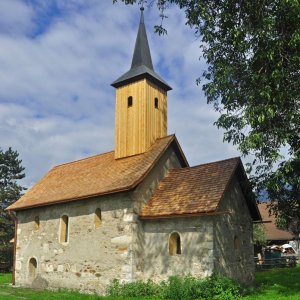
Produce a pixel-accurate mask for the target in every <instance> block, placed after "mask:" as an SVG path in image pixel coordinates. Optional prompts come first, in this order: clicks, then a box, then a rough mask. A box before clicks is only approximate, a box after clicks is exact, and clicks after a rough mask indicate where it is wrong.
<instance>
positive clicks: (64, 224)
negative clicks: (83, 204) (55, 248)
mask: <svg viewBox="0 0 300 300" xmlns="http://www.w3.org/2000/svg"><path fill="white" fill-rule="evenodd" d="M68 240H69V217H68V216H66V215H64V216H62V217H61V219H60V242H61V243H67V242H68Z"/></svg>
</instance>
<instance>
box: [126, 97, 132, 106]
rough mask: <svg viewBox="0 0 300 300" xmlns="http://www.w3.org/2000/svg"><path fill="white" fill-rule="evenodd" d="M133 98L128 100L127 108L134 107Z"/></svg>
mask: <svg viewBox="0 0 300 300" xmlns="http://www.w3.org/2000/svg"><path fill="white" fill-rule="evenodd" d="M132 103H133V101H132V96H129V97H128V99H127V107H131V106H132Z"/></svg>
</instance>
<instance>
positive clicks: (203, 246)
mask: <svg viewBox="0 0 300 300" xmlns="http://www.w3.org/2000/svg"><path fill="white" fill-rule="evenodd" d="M143 227H144V234H145V245H144V255H143V274H144V279H147V278H152V279H154V280H164V279H167V278H168V277H169V276H172V275H184V274H185V275H187V274H191V275H193V276H198V277H206V276H209V275H211V273H212V271H213V267H214V260H213V257H214V250H213V220H212V218H210V217H207V216H202V217H189V218H172V219H161V220H145V221H143ZM173 232H178V233H179V235H180V238H181V254H178V255H174V256H170V255H169V237H170V235H171V234H172V233H173Z"/></svg>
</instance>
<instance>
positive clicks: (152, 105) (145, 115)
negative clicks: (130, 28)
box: [112, 7, 172, 159]
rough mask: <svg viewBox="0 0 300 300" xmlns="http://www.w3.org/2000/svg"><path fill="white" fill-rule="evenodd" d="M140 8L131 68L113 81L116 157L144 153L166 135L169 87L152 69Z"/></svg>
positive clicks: (142, 9)
mask: <svg viewBox="0 0 300 300" xmlns="http://www.w3.org/2000/svg"><path fill="white" fill-rule="evenodd" d="M143 11H144V8H143V7H142V8H141V19H140V24H139V30H138V34H137V37H136V42H135V48H134V53H133V58H132V63H131V68H130V70H129V71H128V72H126V73H125V74H124V75H122V76H121V77H120V78H118V79H117V80H116V81H114V82H113V83H112V86H113V87H115V88H116V112H115V158H116V159H118V158H122V157H127V156H131V155H136V154H140V153H144V152H146V151H147V150H148V149H149V148H150V147H151V145H152V144H154V142H155V140H156V139H157V138H161V137H164V136H166V135H167V91H169V90H171V89H172V88H171V87H170V86H169V85H168V84H167V83H166V82H165V81H164V80H163V79H162V78H161V77H160V76H159V75H158V74H156V73H155V71H154V69H153V65H152V59H151V53H150V48H149V44H148V39H147V33H146V28H145V23H144V14H143Z"/></svg>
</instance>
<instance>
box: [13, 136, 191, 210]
mask: <svg viewBox="0 0 300 300" xmlns="http://www.w3.org/2000/svg"><path fill="white" fill-rule="evenodd" d="M173 141H174V142H176V144H177V146H178V147H180V146H179V145H178V143H177V140H176V137H175V136H174V135H170V136H167V137H164V138H161V139H157V140H156V142H155V144H154V145H153V146H152V147H151V148H150V149H149V150H148V151H147V152H145V153H143V154H139V155H135V156H130V157H126V158H122V159H117V160H116V159H115V157H114V151H111V152H107V153H104V154H99V155H96V156H92V157H89V158H85V159H82V160H78V161H74V162H71V163H66V164H62V165H59V166H56V167H54V168H53V169H51V170H50V171H49V172H48V173H47V174H46V175H45V176H44V177H43V178H42V179H41V180H40V181H39V182H38V183H37V184H35V185H34V186H33V187H32V188H31V189H30V190H29V191H28V192H27V193H26V194H25V195H24V196H22V197H21V198H20V199H19V200H18V201H17V202H15V203H14V204H12V205H11V206H9V207H8V210H18V209H24V208H29V207H35V206H44V205H49V204H54V203H62V202H67V201H74V200H79V199H83V198H90V197H93V196H99V195H105V194H112V193H116V192H121V191H126V190H130V189H133V188H134V187H136V185H137V184H138V183H139V182H141V181H142V179H143V178H144V176H146V175H147V173H148V172H149V171H150V170H151V168H152V167H153V166H154V165H155V162H156V161H157V160H158V159H159V158H160V157H161V156H162V155H163V153H164V152H165V150H166V149H167V148H168V146H169V145H170V144H171V143H172V142H173ZM182 157H183V160H184V161H185V162H186V160H185V158H184V155H183V154H182ZM183 165H184V166H186V165H187V162H186V163H183Z"/></svg>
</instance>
